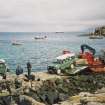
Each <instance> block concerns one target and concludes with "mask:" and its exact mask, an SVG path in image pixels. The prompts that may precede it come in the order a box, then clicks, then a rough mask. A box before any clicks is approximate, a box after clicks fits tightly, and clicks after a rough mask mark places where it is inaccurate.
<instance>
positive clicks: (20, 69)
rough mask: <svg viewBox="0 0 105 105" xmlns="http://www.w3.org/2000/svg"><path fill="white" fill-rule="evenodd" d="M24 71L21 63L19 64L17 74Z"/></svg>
mask: <svg viewBox="0 0 105 105" xmlns="http://www.w3.org/2000/svg"><path fill="white" fill-rule="evenodd" d="M22 73H23V68H22V67H21V66H20V65H18V66H17V68H16V75H20V74H22Z"/></svg>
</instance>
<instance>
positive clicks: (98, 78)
mask: <svg viewBox="0 0 105 105" xmlns="http://www.w3.org/2000/svg"><path fill="white" fill-rule="evenodd" d="M26 74H27V73H26V72H25V73H24V74H21V75H19V76H16V75H15V74H9V73H8V74H7V79H6V80H3V81H0V90H1V91H0V98H2V99H3V98H5V101H8V98H9V97H10V96H11V97H12V101H11V100H9V101H10V103H13V102H14V103H15V104H12V105H23V103H24V104H25V103H27V102H28V103H29V104H28V105H73V104H75V105H78V104H82V103H83V102H87V103H91V102H95V103H96V104H95V105H101V104H99V103H102V102H105V82H104V80H105V74H100V75H99V74H97V75H95V74H93V75H77V76H59V75H56V74H49V73H47V72H32V75H33V76H34V77H35V79H34V80H28V79H27V78H26V76H25V75H26ZM2 87H5V88H2ZM14 97H15V98H16V99H14ZM97 97H98V98H99V99H98V100H97ZM47 98H48V99H47ZM81 100H82V102H81ZM0 101H2V100H1V99H0ZM9 105H11V104H9ZM25 105H27V104H25ZM86 105H91V104H86Z"/></svg>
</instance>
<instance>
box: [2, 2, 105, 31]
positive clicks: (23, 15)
mask: <svg viewBox="0 0 105 105" xmlns="http://www.w3.org/2000/svg"><path fill="white" fill-rule="evenodd" d="M102 25H105V0H0V32H55V31H84V30H88V29H90V28H94V27H97V26H102Z"/></svg>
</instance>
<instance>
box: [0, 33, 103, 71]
mask: <svg viewBox="0 0 105 105" xmlns="http://www.w3.org/2000/svg"><path fill="white" fill-rule="evenodd" d="M43 36H47V38H46V39H37V40H36V39H34V38H35V37H43ZM13 42H17V43H21V45H12V43H13ZM82 44H88V45H90V46H91V47H93V48H95V49H96V55H98V54H100V50H101V49H104V48H105V38H103V39H89V37H88V36H87V33H86V32H0V59H4V60H5V61H6V63H7V65H8V67H9V69H10V70H11V71H12V72H15V70H16V67H17V65H21V66H22V67H23V69H24V72H26V71H27V69H26V63H27V62H28V61H30V62H31V64H32V71H35V72H36V71H47V66H48V65H50V64H51V63H52V62H53V61H54V60H55V58H56V57H57V56H59V55H61V54H62V52H63V50H69V51H71V52H75V53H76V54H77V53H79V52H81V49H80V46H81V45H82Z"/></svg>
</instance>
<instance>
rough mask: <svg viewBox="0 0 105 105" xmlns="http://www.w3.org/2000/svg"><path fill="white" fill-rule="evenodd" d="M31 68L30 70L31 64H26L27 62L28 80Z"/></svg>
mask: <svg viewBox="0 0 105 105" xmlns="http://www.w3.org/2000/svg"><path fill="white" fill-rule="evenodd" d="M31 68H32V65H31V63H30V62H29V61H28V62H27V70H28V79H30V75H31Z"/></svg>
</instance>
